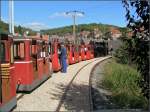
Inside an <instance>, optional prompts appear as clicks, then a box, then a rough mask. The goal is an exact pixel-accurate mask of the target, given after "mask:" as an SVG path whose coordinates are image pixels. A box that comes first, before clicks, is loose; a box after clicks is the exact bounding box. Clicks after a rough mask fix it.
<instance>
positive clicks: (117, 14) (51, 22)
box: [1, 0, 127, 31]
mask: <svg viewBox="0 0 150 112" xmlns="http://www.w3.org/2000/svg"><path fill="white" fill-rule="evenodd" d="M8 4H9V3H8V1H2V7H1V8H2V9H1V10H2V20H4V21H5V22H8ZM74 10H77V11H82V12H84V15H78V16H77V19H76V24H88V23H103V24H111V25H116V26H120V27H124V26H126V23H127V22H126V19H125V13H126V12H125V9H124V8H123V5H122V3H121V1H21V0H20V1H19V0H18V1H14V21H15V25H22V26H25V27H29V28H31V29H34V30H37V31H38V30H40V29H48V28H57V27H62V26H68V25H72V24H73V19H72V17H71V16H67V15H66V14H65V12H68V11H74Z"/></svg>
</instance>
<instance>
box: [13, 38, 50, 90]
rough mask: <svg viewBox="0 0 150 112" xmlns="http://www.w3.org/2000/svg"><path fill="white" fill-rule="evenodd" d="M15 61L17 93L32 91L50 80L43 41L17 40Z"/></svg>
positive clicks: (15, 43)
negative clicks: (43, 50)
mask: <svg viewBox="0 0 150 112" xmlns="http://www.w3.org/2000/svg"><path fill="white" fill-rule="evenodd" d="M45 55H46V53H45ZM45 58H46V57H45ZM14 60H15V62H14V63H15V73H16V81H17V91H32V90H33V89H35V88H36V87H38V86H39V85H40V84H41V83H42V82H44V81H45V80H46V79H48V78H49V73H48V72H47V71H44V70H45V69H47V68H46V67H47V65H48V64H49V62H48V61H47V60H46V61H45V60H44V58H43V52H42V40H41V39H32V38H15V39H14Z"/></svg>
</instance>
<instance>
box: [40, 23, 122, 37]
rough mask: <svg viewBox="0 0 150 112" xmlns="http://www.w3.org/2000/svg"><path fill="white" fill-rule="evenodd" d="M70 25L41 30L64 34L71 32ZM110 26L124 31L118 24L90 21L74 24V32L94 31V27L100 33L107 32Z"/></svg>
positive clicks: (51, 33) (50, 33)
mask: <svg viewBox="0 0 150 112" xmlns="http://www.w3.org/2000/svg"><path fill="white" fill-rule="evenodd" d="M72 27H73V26H72V25H71V26H65V27H60V28H53V29H48V30H41V32H42V33H46V34H49V35H55V34H57V35H64V34H66V33H72ZM110 27H114V28H117V29H119V30H120V31H121V32H122V31H124V28H120V27H118V26H113V25H107V24H97V23H91V24H80V25H77V26H76V32H77V33H79V32H81V31H90V32H91V31H94V29H95V28H97V29H99V30H100V31H101V32H102V33H106V32H109V29H110Z"/></svg>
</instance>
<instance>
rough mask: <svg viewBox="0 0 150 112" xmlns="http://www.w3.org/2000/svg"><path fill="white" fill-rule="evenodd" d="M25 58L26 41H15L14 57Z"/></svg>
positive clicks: (17, 58) (16, 58)
mask: <svg viewBox="0 0 150 112" xmlns="http://www.w3.org/2000/svg"><path fill="white" fill-rule="evenodd" d="M24 58H25V44H24V42H14V59H15V60H24Z"/></svg>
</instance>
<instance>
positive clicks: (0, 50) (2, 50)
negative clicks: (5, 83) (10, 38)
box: [0, 43, 6, 63]
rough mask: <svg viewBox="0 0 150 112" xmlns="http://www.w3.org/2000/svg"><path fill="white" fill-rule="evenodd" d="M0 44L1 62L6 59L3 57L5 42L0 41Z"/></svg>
mask: <svg viewBox="0 0 150 112" xmlns="http://www.w3.org/2000/svg"><path fill="white" fill-rule="evenodd" d="M0 44H1V45H0V58H1V59H0V60H1V62H2V63H3V62H5V61H6V59H5V57H6V56H5V44H4V43H0Z"/></svg>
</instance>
